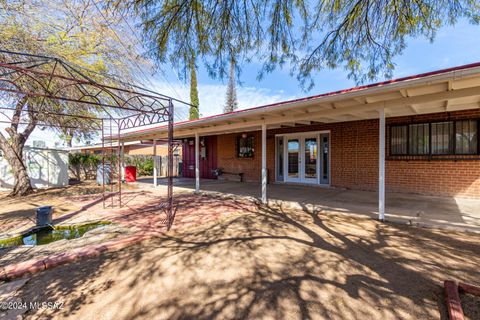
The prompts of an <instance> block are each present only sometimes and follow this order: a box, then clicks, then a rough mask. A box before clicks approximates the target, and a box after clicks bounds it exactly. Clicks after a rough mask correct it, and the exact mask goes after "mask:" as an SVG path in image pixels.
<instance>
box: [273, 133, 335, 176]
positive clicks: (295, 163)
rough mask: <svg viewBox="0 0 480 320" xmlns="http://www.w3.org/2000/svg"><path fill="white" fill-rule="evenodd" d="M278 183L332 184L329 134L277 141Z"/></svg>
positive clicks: (293, 137) (298, 136)
mask: <svg viewBox="0 0 480 320" xmlns="http://www.w3.org/2000/svg"><path fill="white" fill-rule="evenodd" d="M276 143H277V148H276V149H277V155H276V158H277V160H276V161H277V181H286V182H299V183H318V184H329V157H328V152H329V150H328V147H329V141H328V133H321V134H318V133H311V134H308V133H303V134H298V135H285V136H279V137H277V142H276Z"/></svg>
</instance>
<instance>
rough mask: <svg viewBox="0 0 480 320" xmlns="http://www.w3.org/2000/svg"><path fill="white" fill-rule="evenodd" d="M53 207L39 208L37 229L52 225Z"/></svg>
mask: <svg viewBox="0 0 480 320" xmlns="http://www.w3.org/2000/svg"><path fill="white" fill-rule="evenodd" d="M52 213H53V207H52V206H44V207H39V208H37V227H44V226H46V225H51V224H52Z"/></svg>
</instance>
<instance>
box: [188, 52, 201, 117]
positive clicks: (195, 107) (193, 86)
mask: <svg viewBox="0 0 480 320" xmlns="http://www.w3.org/2000/svg"><path fill="white" fill-rule="evenodd" d="M192 60H194V59H192ZM195 69H196V68H195V62H192V63H191V64H190V104H191V106H190V116H189V119H190V120H195V119H198V117H199V100H198V88H197V71H196V70H195Z"/></svg>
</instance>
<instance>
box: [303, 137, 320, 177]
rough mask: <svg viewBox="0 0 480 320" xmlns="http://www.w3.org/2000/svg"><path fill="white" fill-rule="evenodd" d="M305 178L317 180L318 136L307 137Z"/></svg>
mask: <svg viewBox="0 0 480 320" xmlns="http://www.w3.org/2000/svg"><path fill="white" fill-rule="evenodd" d="M304 157H305V159H304V163H305V165H304V170H305V171H304V179H305V180H312V179H313V180H315V181H316V180H317V159H318V148H317V138H316V137H313V138H305V152H304Z"/></svg>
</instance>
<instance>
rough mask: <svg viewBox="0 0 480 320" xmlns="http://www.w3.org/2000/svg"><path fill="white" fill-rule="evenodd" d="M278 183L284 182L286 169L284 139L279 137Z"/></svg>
mask: <svg viewBox="0 0 480 320" xmlns="http://www.w3.org/2000/svg"><path fill="white" fill-rule="evenodd" d="M276 151H277V165H276V167H277V169H276V172H277V181H283V170H284V167H285V164H284V163H283V153H284V152H285V150H283V137H277V149H276Z"/></svg>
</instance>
